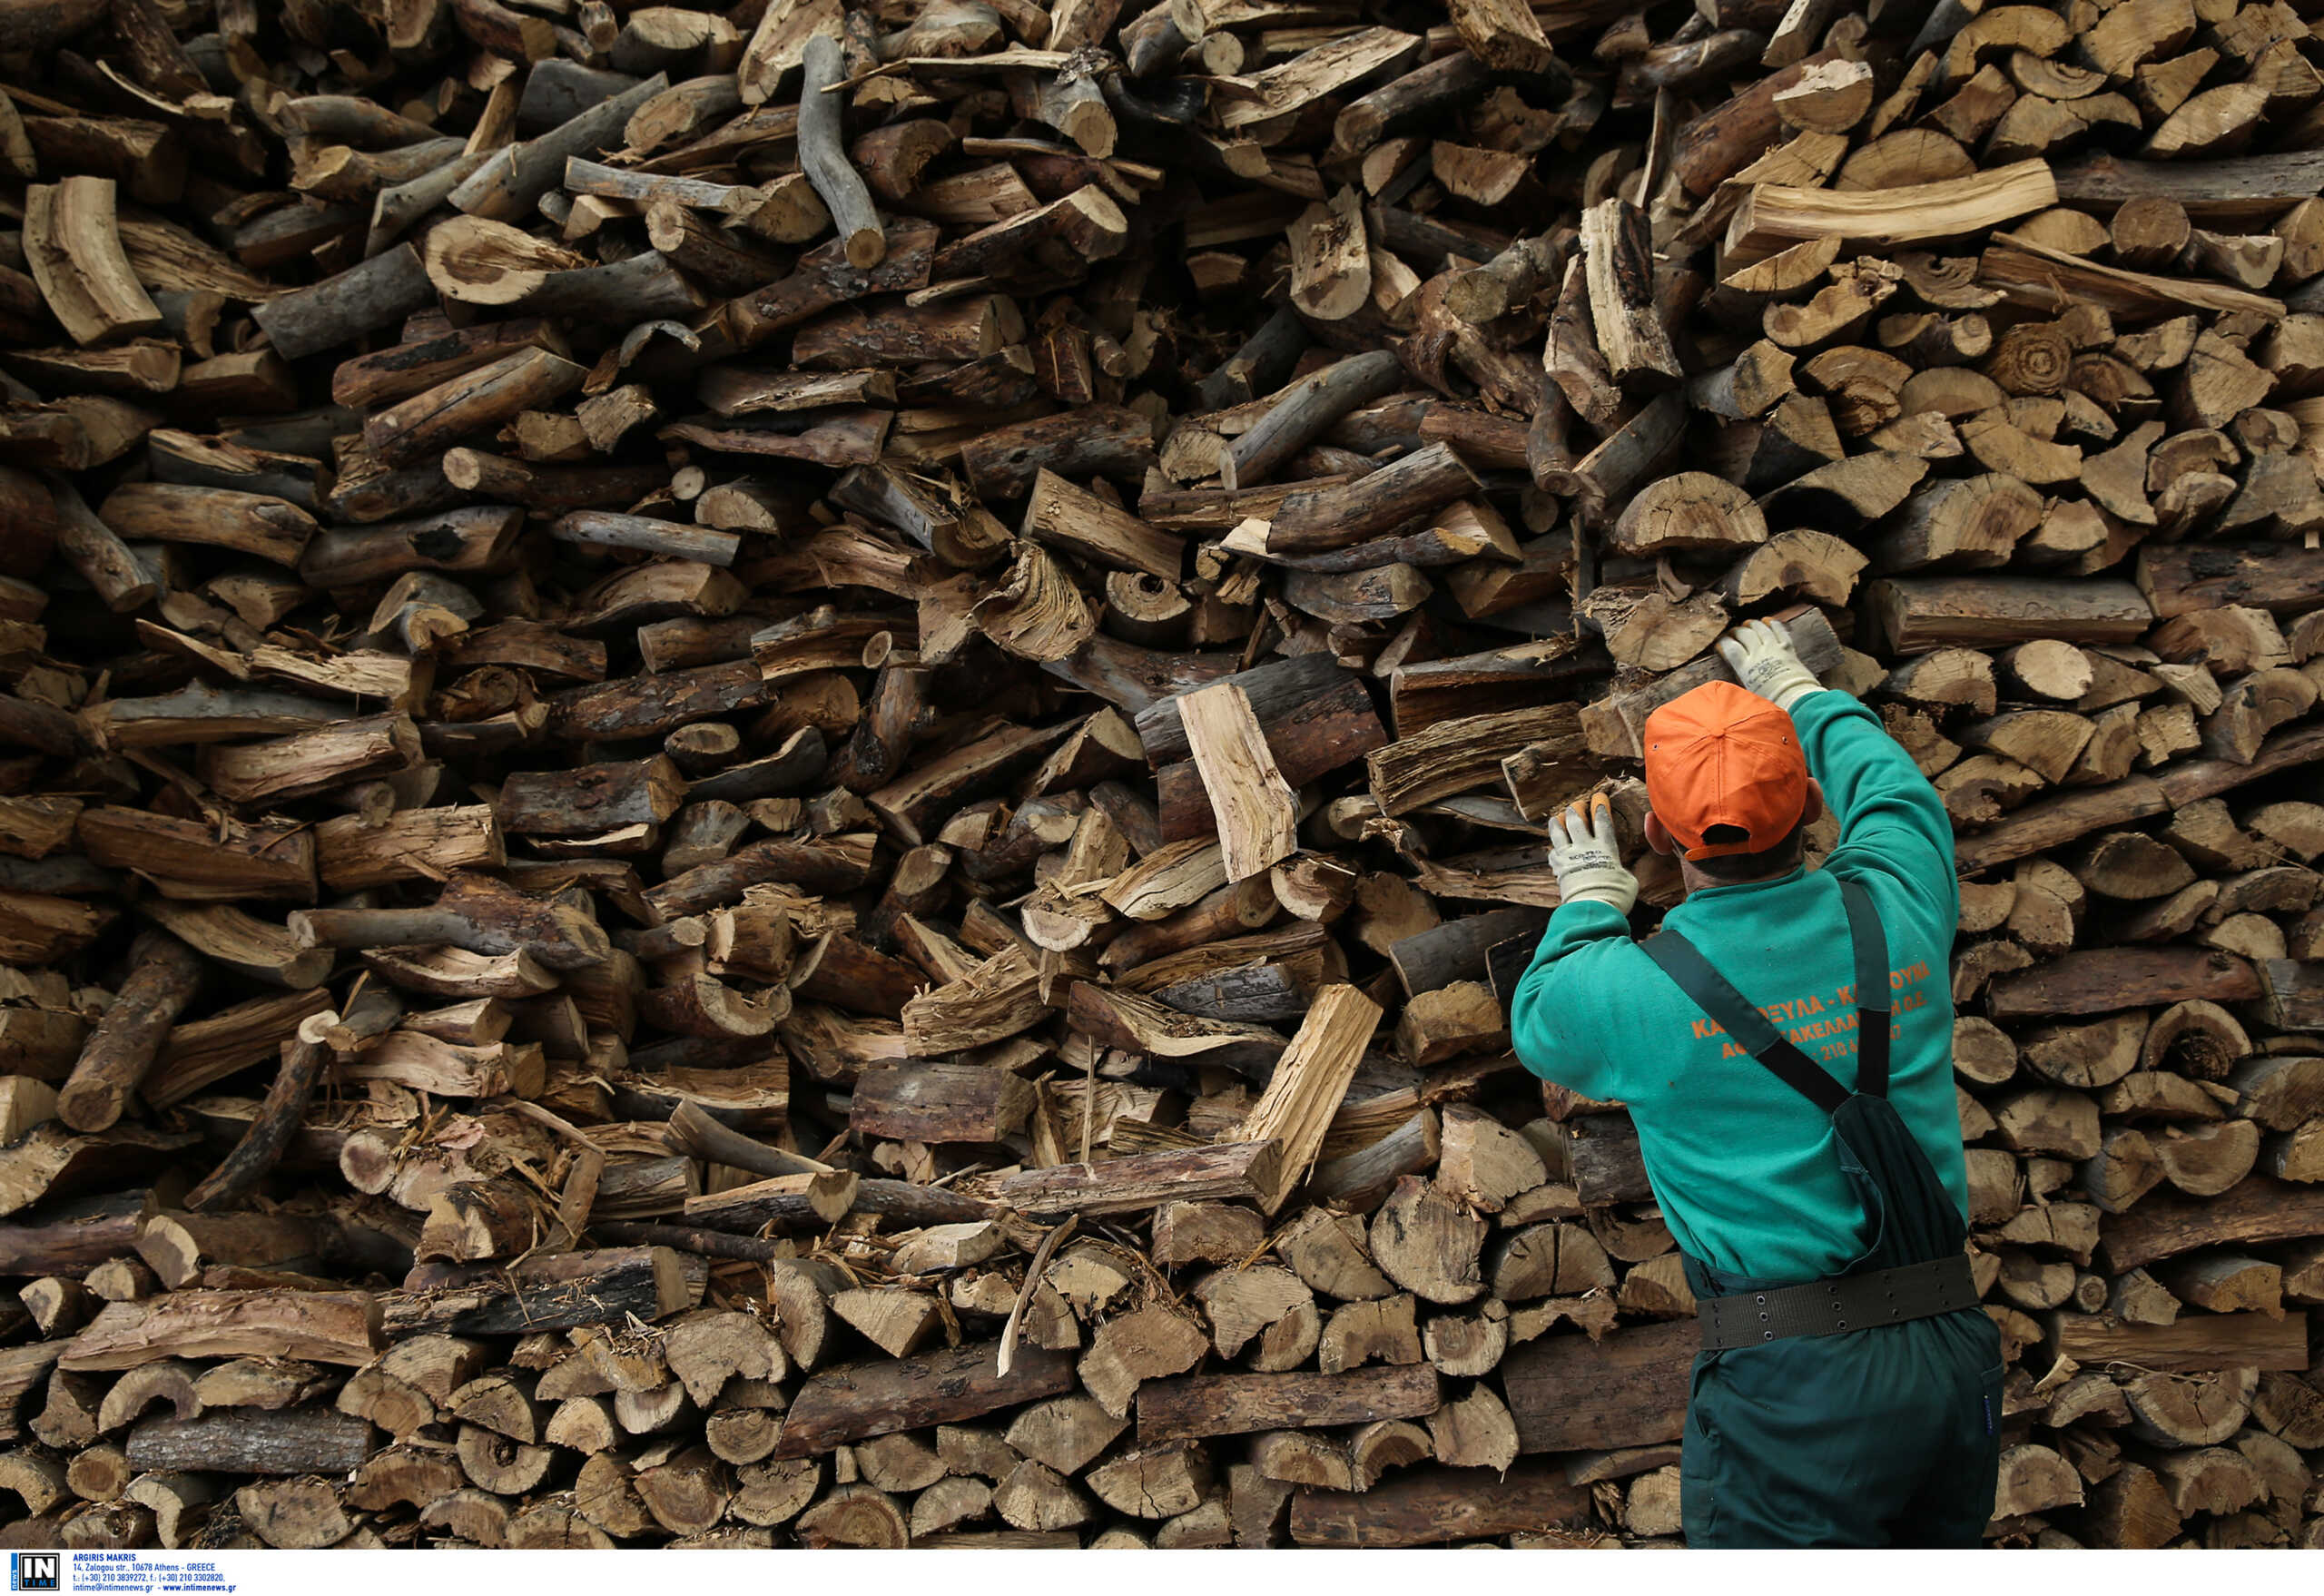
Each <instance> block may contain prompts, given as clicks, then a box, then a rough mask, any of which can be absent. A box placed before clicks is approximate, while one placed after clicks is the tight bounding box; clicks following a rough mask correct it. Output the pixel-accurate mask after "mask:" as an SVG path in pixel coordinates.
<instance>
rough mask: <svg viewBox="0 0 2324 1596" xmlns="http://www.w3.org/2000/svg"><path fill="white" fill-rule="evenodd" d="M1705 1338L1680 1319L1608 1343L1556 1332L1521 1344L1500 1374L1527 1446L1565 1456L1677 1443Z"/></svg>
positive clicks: (1623, 1333)
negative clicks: (1599, 1449)
mask: <svg viewBox="0 0 2324 1596" xmlns="http://www.w3.org/2000/svg"><path fill="white" fill-rule="evenodd" d="M1701 1341H1702V1337H1701V1335H1700V1334H1699V1332H1698V1331H1697V1329H1696V1327H1695V1325H1693V1324H1692V1323H1691V1322H1689V1321H1687V1320H1674V1321H1672V1322H1670V1323H1669V1324H1666V1325H1650V1326H1643V1327H1638V1328H1632V1329H1628V1330H1623V1331H1620V1332H1619V1333H1618V1334H1616V1335H1612V1336H1610V1337H1609V1338H1608V1339H1607V1340H1606V1341H1604V1342H1602V1343H1600V1342H1595V1341H1592V1340H1591V1339H1590V1338H1589V1337H1587V1336H1581V1335H1555V1336H1550V1337H1547V1338H1545V1339H1543V1340H1541V1341H1538V1342H1535V1343H1533V1344H1531V1345H1528V1346H1521V1347H1519V1348H1518V1349H1516V1350H1515V1351H1514V1352H1512V1353H1511V1354H1510V1355H1508V1356H1507V1357H1505V1358H1503V1359H1502V1365H1501V1374H1502V1391H1503V1393H1504V1394H1505V1395H1506V1396H1507V1398H1508V1402H1509V1412H1510V1416H1511V1417H1512V1418H1513V1419H1515V1420H1516V1421H1517V1433H1518V1440H1519V1443H1520V1445H1521V1447H1522V1449H1523V1450H1525V1451H1527V1452H1565V1451H1571V1450H1573V1449H1574V1448H1576V1447H1587V1446H1645V1445H1649V1444H1650V1443H1655V1442H1659V1441H1671V1440H1675V1439H1677V1438H1678V1435H1679V1431H1680V1429H1681V1427H1682V1426H1683V1424H1684V1422H1685V1417H1686V1407H1687V1386H1688V1374H1689V1370H1690V1368H1691V1367H1692V1365H1693V1363H1694V1356H1695V1353H1696V1352H1697V1351H1698V1350H1699V1347H1700V1345H1701ZM1578 1372H1579V1373H1580V1379H1579V1383H1577V1380H1576V1375H1577V1373H1578Z"/></svg>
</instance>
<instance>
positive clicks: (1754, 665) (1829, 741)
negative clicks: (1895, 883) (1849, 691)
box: [1718, 621, 1960, 922]
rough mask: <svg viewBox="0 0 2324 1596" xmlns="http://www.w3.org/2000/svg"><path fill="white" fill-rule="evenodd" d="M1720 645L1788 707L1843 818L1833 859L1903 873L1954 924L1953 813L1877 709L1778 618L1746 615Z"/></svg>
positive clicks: (1748, 677) (1758, 689) (1812, 767)
mask: <svg viewBox="0 0 2324 1596" xmlns="http://www.w3.org/2000/svg"><path fill="white" fill-rule="evenodd" d="M1718 652H1719V654H1720V655H1722V656H1723V657H1725V659H1726V660H1727V662H1728V665H1729V666H1730V667H1731V668H1732V669H1733V670H1734V672H1735V674H1736V675H1737V676H1738V678H1739V679H1740V680H1741V681H1742V683H1743V685H1744V686H1746V687H1748V688H1749V689H1750V690H1751V691H1752V692H1754V693H1757V694H1758V695H1761V696H1762V697H1765V698H1770V699H1773V700H1774V701H1775V703H1776V704H1777V707H1778V708H1781V709H1783V710H1785V711H1786V712H1787V713H1788V714H1790V716H1791V722H1792V724H1793V726H1794V727H1796V728H1797V731H1798V733H1799V747H1800V752H1801V753H1802V754H1805V755H1806V756H1807V771H1808V773H1809V774H1810V775H1813V776H1814V777H1815V778H1816V780H1817V782H1818V783H1821V784H1822V786H1823V789H1824V799H1825V802H1826V803H1828V804H1830V806H1831V809H1832V813H1833V817H1834V818H1835V819H1837V821H1838V822H1839V825H1840V841H1839V846H1838V847H1837V848H1835V849H1834V850H1833V851H1832V858H1831V861H1829V862H1832V863H1837V864H1838V865H1839V866H1841V867H1842V868H1853V869H1856V870H1870V871H1876V872H1881V873H1885V874H1887V875H1892V876H1896V877H1899V878H1901V879H1903V880H1905V881H1906V882H1910V883H1912V884H1913V885H1914V886H1915V888H1917V889H1918V890H1920V891H1921V892H1925V893H1927V894H1929V895H1930V897H1931V898H1932V900H1933V901H1935V902H1936V903H1938V904H1940V905H1944V904H1950V905H1952V906H1953V909H1951V910H1948V911H1946V919H1947V921H1948V922H1949V921H1950V920H1951V919H1952V917H1953V914H1954V912H1955V911H1957V908H1958V904H1959V901H1960V888H1959V884H1958V883H1957V882H1955V879H1954V874H1953V823H1952V820H1951V818H1950V817H1949V816H1947V815H1946V813H1945V801H1944V800H1943V799H1942V798H1940V797H1938V796H1937V793H1936V789H1935V787H1932V786H1931V785H1929V782H1928V778H1927V777H1926V776H1925V775H1923V774H1921V770H1920V766H1918V765H1917V764H1914V763H1913V757H1912V755H1911V754H1906V753H1905V750H1904V749H1903V748H1902V747H1901V746H1900V745H1899V744H1897V742H1896V739H1895V738H1893V737H1891V736H1890V735H1889V734H1888V728H1887V727H1886V726H1885V725H1883V724H1880V717H1879V716H1878V715H1876V714H1873V713H1872V711H1870V710H1868V709H1866V707H1865V706H1864V705H1863V704H1858V703H1857V702H1856V700H1855V699H1853V698H1851V697H1849V696H1848V695H1846V694H1845V693H1841V692H1837V691H1836V690H1833V689H1828V688H1826V687H1825V686H1824V685H1822V684H1821V683H1819V682H1817V680H1816V677H1815V675H1814V673H1812V672H1810V671H1809V670H1808V669H1807V666H1806V665H1802V664H1801V663H1800V660H1799V655H1798V652H1797V650H1796V649H1794V648H1793V647H1792V644H1791V635H1790V634H1789V633H1787V632H1786V631H1785V630H1784V629H1783V628H1782V627H1781V626H1777V625H1775V624H1774V623H1773V622H1770V621H1749V622H1746V623H1745V624H1744V625H1743V626H1740V627H1738V629H1737V631H1736V633H1735V635H1734V636H1732V637H1731V638H1728V639H1726V640H1724V641H1722V642H1721V643H1720V644H1719V645H1718Z"/></svg>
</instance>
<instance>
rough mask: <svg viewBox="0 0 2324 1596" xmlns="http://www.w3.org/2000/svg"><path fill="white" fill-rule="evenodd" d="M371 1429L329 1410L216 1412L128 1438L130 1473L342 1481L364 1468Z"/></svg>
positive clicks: (154, 1425) (152, 1422) (156, 1425)
mask: <svg viewBox="0 0 2324 1596" xmlns="http://www.w3.org/2000/svg"><path fill="white" fill-rule="evenodd" d="M373 1444H374V1443H373V1440H372V1430H371V1426H370V1424H369V1423H368V1422H366V1421H365V1420H363V1419H361V1418H359V1417H356V1416H355V1415H353V1414H343V1413H335V1412H333V1411H331V1410H330V1409H329V1408H293V1409H290V1410H288V1411H285V1412H281V1413H268V1412H265V1411H264V1410H262V1409H258V1408H246V1407H245V1408H221V1409H219V1410H217V1411H215V1412H212V1413H206V1414H202V1415H200V1416H199V1417H196V1418H191V1419H158V1418H157V1419H147V1420H145V1421H144V1422H143V1424H139V1425H138V1426H137V1427H136V1428H135V1429H134V1430H132V1431H131V1432H130V1433H129V1446H128V1451H129V1466H130V1467H132V1468H133V1469H141V1470H174V1469H185V1470H214V1471H217V1472H220V1473H235V1474H345V1473H351V1472H352V1471H354V1470H356V1469H359V1468H360V1467H362V1466H363V1463H364V1462H365V1460H367V1459H368V1458H369V1456H370V1455H371V1450H372V1446H373Z"/></svg>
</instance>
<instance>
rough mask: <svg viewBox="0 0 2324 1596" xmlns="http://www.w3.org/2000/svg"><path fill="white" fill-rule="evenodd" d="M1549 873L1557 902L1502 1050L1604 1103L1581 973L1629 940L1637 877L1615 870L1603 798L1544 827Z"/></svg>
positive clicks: (1514, 997) (1513, 1006)
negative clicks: (1547, 831) (1507, 1043)
mask: <svg viewBox="0 0 2324 1596" xmlns="http://www.w3.org/2000/svg"><path fill="white" fill-rule="evenodd" d="M1550 869H1551V871H1552V872H1555V873H1556V875H1557V878H1558V897H1559V900H1560V901H1559V903H1558V907H1557V912H1555V913H1554V914H1552V915H1551V916H1550V925H1549V929H1548V930H1547V931H1543V932H1542V933H1541V946H1540V947H1538V948H1536V949H1535V950H1534V951H1533V962H1532V963H1531V965H1529V966H1527V968H1526V970H1525V974H1524V978H1523V979H1522V980H1520V981H1519V982H1518V983H1517V990H1516V991H1515V992H1513V993H1512V994H1511V996H1510V1000H1509V1039H1510V1045H1511V1047H1512V1048H1513V1049H1515V1051H1516V1054H1517V1058H1518V1060H1519V1061H1520V1062H1521V1063H1522V1064H1523V1065H1524V1066H1525V1068H1526V1069H1530V1070H1531V1071H1532V1072H1533V1073H1534V1074H1536V1075H1538V1076H1541V1077H1542V1078H1543V1079H1548V1080H1554V1081H1556V1082H1557V1083H1558V1084H1559V1085H1560V1086H1565V1087H1571V1088H1572V1089H1574V1090H1575V1091H1578V1092H1581V1093H1582V1094H1583V1095H1584V1096H1586V1097H1592V1098H1605V1097H1611V1096H1613V1095H1614V1093H1613V1091H1612V1089H1611V1087H1610V1084H1609V1083H1608V1081H1607V1079H1606V1067H1605V1058H1604V1055H1603V1054H1602V1053H1601V1052H1600V1050H1599V1049H1598V1047H1597V1046H1596V1044H1595V1039H1596V1038H1597V1037H1599V1036H1600V1035H1602V1034H1603V1032H1602V1030H1601V1028H1600V1027H1599V1026H1598V1025H1596V1024H1593V1023H1591V1022H1590V1021H1589V1020H1586V1019H1585V1018H1584V1016H1585V1015H1586V1013H1587V1011H1588V1009H1589V1006H1590V1004H1589V996H1588V994H1589V993H1590V991H1591V990H1602V983H1600V988H1597V989H1593V985H1592V982H1591V979H1590V974H1589V967H1590V965H1592V964H1594V963H1597V962H1599V961H1602V960H1603V959H1604V958H1605V957H1607V956H1608V955H1609V954H1610V953H1612V952H1613V951H1614V950H1615V947H1616V946H1617V945H1618V944H1619V943H1620V942H1625V941H1629V940H1630V907H1631V905H1633V904H1635V903H1636V902H1637V901H1638V877H1636V876H1634V875H1632V874H1631V873H1630V871H1629V870H1628V869H1627V868H1625V867H1624V865H1623V864H1622V858H1621V846H1620V841H1619V840H1618V838H1617V836H1616V834H1615V830H1614V805H1613V802H1612V800H1610V799H1609V798H1608V797H1607V796H1606V794H1605V793H1596V794H1594V795H1592V797H1591V798H1590V806H1589V808H1588V810H1587V811H1585V810H1584V809H1583V807H1582V806H1581V804H1579V803H1575V804H1571V805H1570V806H1569V807H1568V808H1567V809H1566V810H1565V812H1564V813H1561V814H1559V815H1558V816H1556V817H1555V818H1554V819H1552V820H1551V822H1550Z"/></svg>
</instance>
